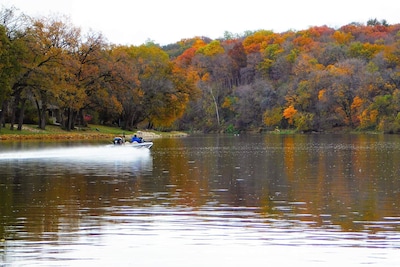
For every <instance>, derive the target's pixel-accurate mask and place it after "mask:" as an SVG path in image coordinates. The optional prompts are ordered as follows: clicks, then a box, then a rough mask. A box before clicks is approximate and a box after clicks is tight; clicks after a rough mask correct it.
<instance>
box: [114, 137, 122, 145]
mask: <svg viewBox="0 0 400 267" xmlns="http://www.w3.org/2000/svg"><path fill="white" fill-rule="evenodd" d="M122 141H123V140H122V138H121V137H115V138H114V141H113V143H114V145H122V143H123V142H122Z"/></svg>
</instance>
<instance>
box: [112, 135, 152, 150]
mask: <svg viewBox="0 0 400 267" xmlns="http://www.w3.org/2000/svg"><path fill="white" fill-rule="evenodd" d="M113 145H114V146H129V147H133V148H147V149H150V148H151V147H152V146H153V142H151V141H142V142H136V141H135V142H132V143H130V142H126V141H124V139H123V138H122V137H119V136H117V137H114V139H113Z"/></svg>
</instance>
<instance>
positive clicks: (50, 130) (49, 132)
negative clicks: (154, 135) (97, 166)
mask: <svg viewBox="0 0 400 267" xmlns="http://www.w3.org/2000/svg"><path fill="white" fill-rule="evenodd" d="M123 134H125V135H126V136H130V135H133V134H134V132H133V131H124V130H122V129H121V128H118V127H108V126H104V125H89V126H88V127H84V128H77V129H74V130H71V131H66V130H63V129H61V127H60V126H56V125H47V126H46V129H45V130H42V129H39V127H38V126H37V125H29V124H24V125H23V128H22V130H21V131H18V130H17V128H16V127H15V128H14V130H10V125H9V124H6V127H2V128H1V129H0V139H13V138H20V139H40V138H47V139H53V138H54V139H73V138H76V139H81V138H90V137H92V138H105V139H106V138H110V136H116V135H119V136H122V135H123Z"/></svg>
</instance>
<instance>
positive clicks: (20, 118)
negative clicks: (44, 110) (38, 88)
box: [17, 98, 26, 131]
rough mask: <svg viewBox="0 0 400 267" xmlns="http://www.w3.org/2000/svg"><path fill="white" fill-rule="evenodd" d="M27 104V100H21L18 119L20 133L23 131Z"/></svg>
mask: <svg viewBox="0 0 400 267" xmlns="http://www.w3.org/2000/svg"><path fill="white" fill-rule="evenodd" d="M25 103H26V98H24V99H22V100H21V108H20V109H19V117H18V128H17V130H18V131H21V130H22V124H23V123H24V113H25Z"/></svg>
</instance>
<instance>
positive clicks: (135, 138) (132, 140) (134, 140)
mask: <svg viewBox="0 0 400 267" xmlns="http://www.w3.org/2000/svg"><path fill="white" fill-rule="evenodd" d="M134 142H136V143H142V142H143V140H142V139H141V138H139V137H137V135H136V134H135V135H134V136H133V137H132V139H131V143H134Z"/></svg>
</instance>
